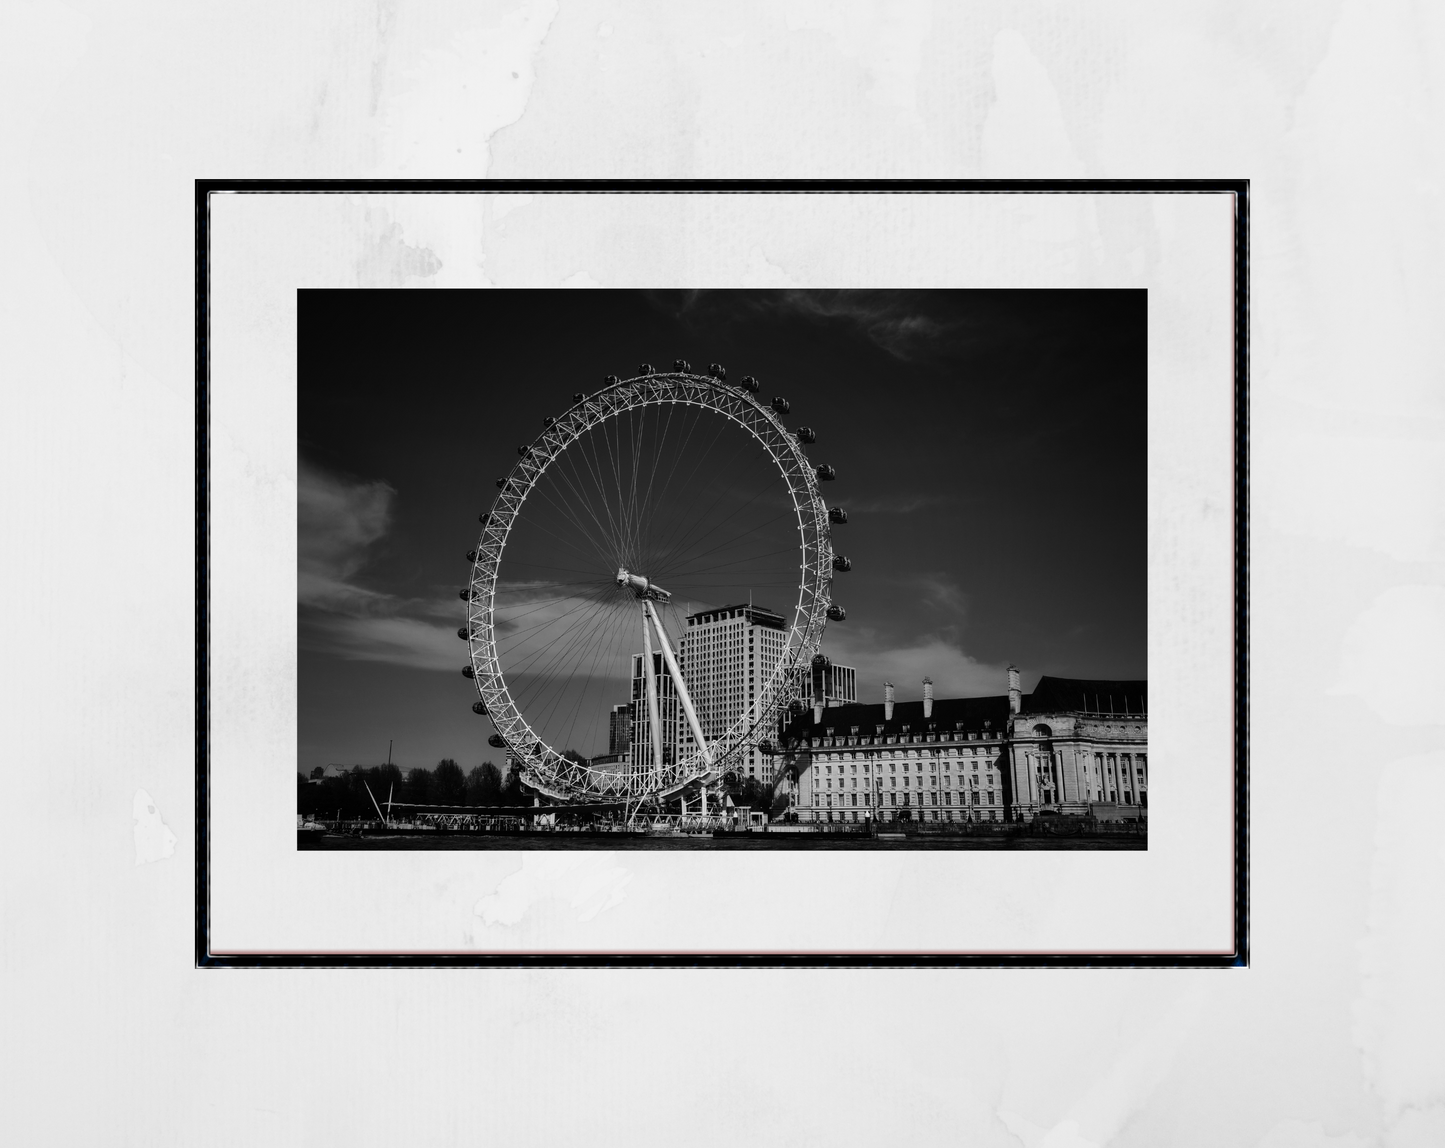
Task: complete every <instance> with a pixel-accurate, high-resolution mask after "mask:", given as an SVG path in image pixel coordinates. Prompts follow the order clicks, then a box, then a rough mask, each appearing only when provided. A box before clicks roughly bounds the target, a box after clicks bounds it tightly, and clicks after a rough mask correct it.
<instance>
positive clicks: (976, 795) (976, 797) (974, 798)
mask: <svg viewBox="0 0 1445 1148" xmlns="http://www.w3.org/2000/svg"><path fill="white" fill-rule="evenodd" d="M973 803H974V804H975V805H977V804H978V794H977V793H975V794H974V795H973Z"/></svg>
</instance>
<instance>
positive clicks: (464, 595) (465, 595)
mask: <svg viewBox="0 0 1445 1148" xmlns="http://www.w3.org/2000/svg"><path fill="white" fill-rule="evenodd" d="M475 593H476V591H475V590H472V589H470V588H468V589H466V590H462V591H460V592H459V593H458V594H457V597H458V598H460V599H461V600H462V601H463V602H470V601H471V600H472V595H473V594H475Z"/></svg>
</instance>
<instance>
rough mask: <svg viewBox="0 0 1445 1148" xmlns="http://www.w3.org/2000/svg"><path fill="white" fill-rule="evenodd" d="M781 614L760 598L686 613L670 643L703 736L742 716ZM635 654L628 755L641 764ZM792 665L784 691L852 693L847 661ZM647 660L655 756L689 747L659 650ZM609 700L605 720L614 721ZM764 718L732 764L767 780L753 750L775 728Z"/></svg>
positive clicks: (773, 657)
mask: <svg viewBox="0 0 1445 1148" xmlns="http://www.w3.org/2000/svg"><path fill="white" fill-rule="evenodd" d="M787 644H788V633H787V621H786V619H785V618H784V617H783V616H782V615H781V614H778V613H775V612H774V611H772V610H769V609H768V608H767V607H766V606H755V605H752V604H751V603H746V604H739V605H736V606H719V607H716V608H714V609H709V610H699V611H697V612H695V613H692V614H689V615H688V616H687V629H686V631H685V632H684V633H683V635H682V640H681V642H680V643H679V644H678V649H677V661H678V667H679V668H680V669H681V670H682V676H683V680H684V681H685V682H686V683H687V692H688V696H689V697H690V698H691V699H692V704H693V709H694V710H696V712H697V717H698V724H699V725H700V726H701V727H702V732H703V736H705V737H707V738H716V737H720V736H721V735H722V734H723V733H725V732H726V731H727V730H729V729H731V728H732V727H733V726H734V725H735V724H736V723H737V722H739V721H741V720H743V718H744V717H745V716H746V714H747V712H748V710H749V708H750V707H751V706H753V705H754V704H755V703H756V701H757V697H758V690H759V688H760V687H761V686H762V685H763V684H764V683H765V682H766V680H767V676H768V674H770V673H771V672H772V668H773V667H774V666H775V665H776V664H777V661H778V659H779V658H781V657H782V656H783V654H784V653H785V652H786V650H787ZM642 660H643V655H641V654H634V655H633V658H632V664H633V681H632V706H631V710H632V714H631V747H632V748H631V750H630V751H624V752H630V754H631V757H632V760H633V761H634V763H635V764H637V765H638V766H639V767H645V766H646V764H647V763H649V762H650V761H651V759H652V748H651V746H652V743H651V732H650V731H651V726H650V720H649V718H648V716H647V695H646V693H645V692H644V691H645V688H646V680H645V679H644V678H643V677H642V672H641V665H642ZM814 661H815V665H814V666H812V667H811V668H810V667H807V666H804V667H799V668H798V669H797V670H795V671H794V678H793V682H792V684H791V690H790V692H789V695H788V696H789V697H790V698H791V697H801V698H803V699H808V698H812V697H814V696H815V695H816V696H818V697H821V698H822V699H823V702H822V704H823V705H824V706H825V707H826V706H837V705H846V704H848V703H850V702H856V701H857V696H858V695H857V688H858V686H857V680H858V676H857V671H856V670H853V669H852V668H850V667H848V666H835V665H833V664H832V663H831V662H830V661H829V660H828V659H826V658H823V659H822V660H821V662H819V661H818V659H814ZM653 665H654V667H655V668H656V669H657V672H658V673H659V674H660V677H659V679H658V699H659V706H660V707H661V708H662V711H663V713H662V726H663V757H664V759H665V760H669V761H671V760H679V759H681V758H682V757H685V756H687V755H689V754H692V753H694V752H696V739H695V738H694V737H693V735H692V729H691V727H690V726H689V725H688V722H687V719H686V717H685V716H684V715H683V713H682V710H681V707H680V706H679V704H678V700H677V698H676V697H675V696H674V692H673V685H672V679H671V676H670V675H668V674H667V673H666V672H665V671H664V670H663V669H662V668H661V667H662V665H663V663H662V655H661V654H660V653H654V654H653ZM627 708H628V707H626V706H615V707H613V711H612V721H613V723H614V724H615V723H616V722H617V713H618V711H619V710H624V709H627ZM769 727H770V723H765V724H764V725H761V726H759V728H758V730H757V733H756V734H755V735H754V737H753V739H752V743H751V744H750V745H748V746H746V747H744V749H743V751H742V753H741V755H740V757H739V758H738V772H739V773H740V774H741V775H742V776H743V777H752V778H757V779H758V780H760V781H767V780H768V774H769V772H770V766H769V765H768V759H767V758H766V757H764V755H763V754H761V753H760V752H759V751H758V748H757V746H758V742H760V741H762V740H764V739H765V738H768V737H770V736H772V735H773V734H774V733H775V732H776V730H775V728H769Z"/></svg>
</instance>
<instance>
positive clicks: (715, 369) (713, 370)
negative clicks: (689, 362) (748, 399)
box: [707, 363, 728, 379]
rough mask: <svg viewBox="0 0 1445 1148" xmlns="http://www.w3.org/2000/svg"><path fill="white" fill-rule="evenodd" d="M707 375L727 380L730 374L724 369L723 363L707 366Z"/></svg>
mask: <svg viewBox="0 0 1445 1148" xmlns="http://www.w3.org/2000/svg"><path fill="white" fill-rule="evenodd" d="M707 373H708V374H710V375H711V376H712V377H713V378H715V379H725V378H727V377H728V373H727V371H726V370H724V369H723V365H722V364H721V363H709V364H708V365H707Z"/></svg>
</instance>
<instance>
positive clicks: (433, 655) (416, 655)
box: [313, 615, 466, 673]
mask: <svg viewBox="0 0 1445 1148" xmlns="http://www.w3.org/2000/svg"><path fill="white" fill-rule="evenodd" d="M313 630H314V631H315V632H316V636H317V637H319V638H320V639H321V641H320V642H319V643H318V644H319V646H320V648H322V649H324V650H325V651H326V652H327V653H331V654H336V655H338V656H340V657H343V658H346V659H347V660H348V661H363V662H388V663H390V664H391V665H394V666H406V667H409V668H411V669H417V670H451V671H452V672H454V673H455V672H456V671H458V670H460V669H461V668H462V666H463V664H465V662H466V651H465V649H464V648H463V646H462V643H461V642H459V641H457V635H456V630H455V628H453V629H447V628H446V627H445V626H439V625H437V624H435V623H433V622H423V621H421V620H420V619H417V618H402V617H391V618H353V617H345V616H339V615H331V616H326V617H323V618H319V619H316V620H315V621H314V622H313Z"/></svg>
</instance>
